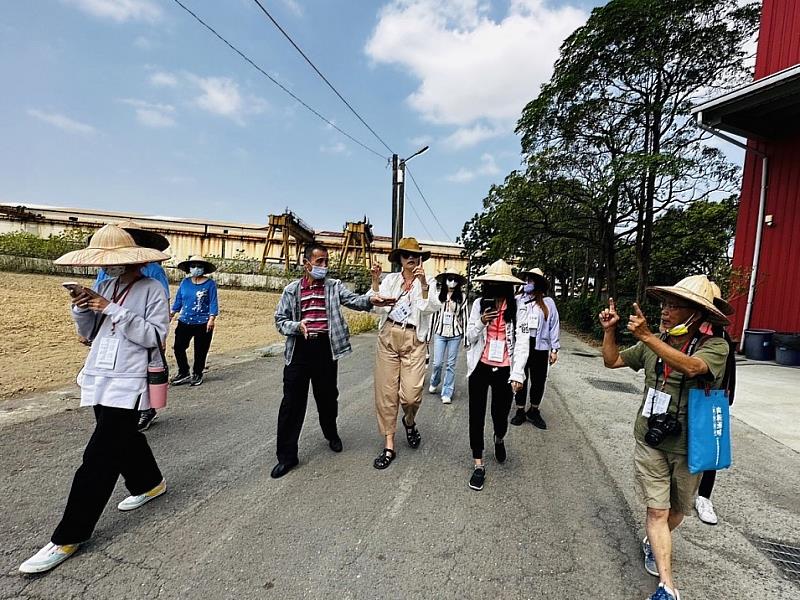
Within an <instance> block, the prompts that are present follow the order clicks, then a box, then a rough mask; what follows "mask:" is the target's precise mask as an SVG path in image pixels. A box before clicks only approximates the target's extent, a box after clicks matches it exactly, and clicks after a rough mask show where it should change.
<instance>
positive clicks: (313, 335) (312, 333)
mask: <svg viewBox="0 0 800 600" xmlns="http://www.w3.org/2000/svg"><path fill="white" fill-rule="evenodd" d="M323 337H328V332H327V331H309V333H308V338H307V339H309V340H317V339H319V338H323Z"/></svg>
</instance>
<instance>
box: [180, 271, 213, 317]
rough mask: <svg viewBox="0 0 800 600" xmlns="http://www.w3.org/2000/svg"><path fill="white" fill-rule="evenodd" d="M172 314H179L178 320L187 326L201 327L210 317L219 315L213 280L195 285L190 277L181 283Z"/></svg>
mask: <svg viewBox="0 0 800 600" xmlns="http://www.w3.org/2000/svg"><path fill="white" fill-rule="evenodd" d="M172 312H174V313H176V312H180V315H179V316H178V320H179V321H180V322H181V323H186V324H187V325H202V324H203V323H208V318H209V317H210V316H211V315H214V316H216V315H218V314H219V306H218V305H217V284H216V282H215V281H214V280H213V279H206V280H205V281H204V282H203V283H200V284H197V283H194V282H193V281H192V278H191V277H186V278H185V279H184V280H183V281H181V285H180V287H179V288H178V293H176V294H175V302H174V303H173V305H172Z"/></svg>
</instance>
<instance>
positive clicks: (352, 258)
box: [339, 216, 375, 269]
mask: <svg viewBox="0 0 800 600" xmlns="http://www.w3.org/2000/svg"><path fill="white" fill-rule="evenodd" d="M343 231H344V237H343V238H342V246H341V248H340V251H339V269H341V268H342V267H344V266H345V265H346V264H352V265H359V266H363V267H364V268H366V269H369V268H370V267H372V242H373V241H374V240H375V236H374V235H373V233H372V223H370V222H369V221H368V220H367V217H366V216H364V219H363V220H361V221H357V222H353V221H348V222H347V223H346V224H345V226H344V230H343Z"/></svg>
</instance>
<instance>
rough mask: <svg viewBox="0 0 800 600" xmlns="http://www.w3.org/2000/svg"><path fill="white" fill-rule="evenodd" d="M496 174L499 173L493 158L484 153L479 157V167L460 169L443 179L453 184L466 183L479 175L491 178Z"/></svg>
mask: <svg viewBox="0 0 800 600" xmlns="http://www.w3.org/2000/svg"><path fill="white" fill-rule="evenodd" d="M498 173H500V167H498V166H497V162H496V161H495V159H494V156H492V155H491V154H488V153H484V154H482V155H481V164H480V166H479V167H477V168H476V169H467V168H465V167H461V168H460V169H459V170H458V171H456V172H455V173H453V174H452V175H448V176H447V177H446V178H445V179H447V181H451V182H453V183H467V182H469V181H472V180H473V179H475V178H476V177H478V176H481V175H483V176H487V177H491V176H493V175H497V174H498Z"/></svg>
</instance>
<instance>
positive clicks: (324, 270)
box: [311, 265, 328, 279]
mask: <svg viewBox="0 0 800 600" xmlns="http://www.w3.org/2000/svg"><path fill="white" fill-rule="evenodd" d="M327 274H328V267H319V266H317V265H314V266H313V267H311V277H313V278H314V279H325V275H327Z"/></svg>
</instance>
